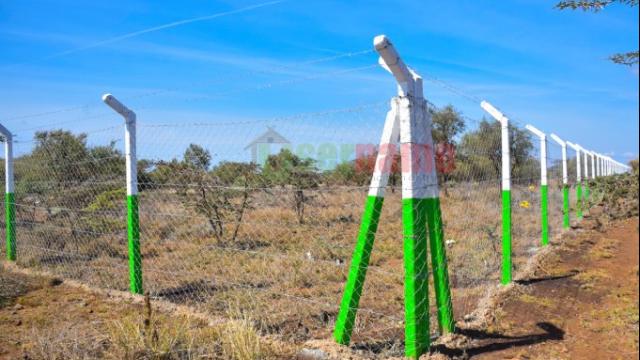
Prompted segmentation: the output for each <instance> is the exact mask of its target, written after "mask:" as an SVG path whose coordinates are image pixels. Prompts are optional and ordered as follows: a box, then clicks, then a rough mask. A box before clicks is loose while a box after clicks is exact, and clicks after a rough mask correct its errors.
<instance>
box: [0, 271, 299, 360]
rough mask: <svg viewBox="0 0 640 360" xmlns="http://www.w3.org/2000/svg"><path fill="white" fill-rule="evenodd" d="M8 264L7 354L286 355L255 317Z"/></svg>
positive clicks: (0, 286) (4, 291)
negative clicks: (159, 300)
mask: <svg viewBox="0 0 640 360" xmlns="http://www.w3.org/2000/svg"><path fill="white" fill-rule="evenodd" d="M9 268H10V269H11V270H7V269H5V267H0V359H25V360H26V359H32V360H37V359H42V360H61V359H97V358H101V359H102V358H105V359H194V358H198V359H238V360H248V359H257V358H261V359H262V358H264V359H280V358H284V359H286V358H291V357H293V356H294V351H295V349H294V348H293V347H290V346H287V345H283V344H280V343H277V342H275V341H271V340H269V339H267V338H263V337H261V336H260V335H259V334H258V332H257V331H256V330H255V328H254V326H253V325H254V323H253V321H252V320H251V319H248V318H241V319H237V320H232V321H221V322H214V323H211V322H208V321H206V320H204V319H202V317H198V316H194V315H189V314H186V315H180V314H179V312H177V311H172V312H171V313H167V312H166V311H160V310H158V307H157V306H155V305H152V304H151V302H147V301H145V300H144V299H141V298H134V297H131V296H127V295H126V294H124V295H121V294H116V295H113V294H111V295H109V294H106V293H102V292H95V291H92V290H88V289H86V288H83V287H81V286H78V285H72V284H66V283H65V282H64V281H62V280H60V279H58V278H54V277H44V276H37V275H29V274H25V273H24V272H21V271H15V270H16V269H15V268H12V267H11V266H9Z"/></svg>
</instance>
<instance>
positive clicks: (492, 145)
mask: <svg viewBox="0 0 640 360" xmlns="http://www.w3.org/2000/svg"><path fill="white" fill-rule="evenodd" d="M509 143H510V145H511V146H510V152H511V177H512V179H519V178H528V177H531V176H532V175H531V174H530V173H529V172H530V171H531V168H532V166H531V164H532V161H535V159H532V158H531V150H532V149H533V144H532V142H531V138H530V136H529V134H528V133H527V132H526V131H525V130H523V129H519V128H517V127H515V126H512V125H510V126H509ZM458 155H459V161H458V164H459V165H460V166H459V167H458V169H456V171H455V173H454V175H453V176H454V177H455V178H458V179H461V180H463V179H467V180H468V179H472V180H488V179H496V178H500V174H501V170H502V134H501V125H500V123H498V122H497V121H487V120H486V119H483V120H482V121H480V125H479V127H478V129H477V130H475V131H472V132H469V133H467V134H465V135H464V136H463V137H462V140H461V141H460V146H459V147H458Z"/></svg>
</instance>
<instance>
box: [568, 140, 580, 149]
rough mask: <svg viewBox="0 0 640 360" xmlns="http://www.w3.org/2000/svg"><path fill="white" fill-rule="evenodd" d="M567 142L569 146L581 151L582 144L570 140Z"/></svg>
mask: <svg viewBox="0 0 640 360" xmlns="http://www.w3.org/2000/svg"><path fill="white" fill-rule="evenodd" d="M566 143H567V145H569V147H571V148H572V149H573V150H575V151H577V152H580V149H581V148H580V145H578V144H574V143H572V142H569V141H567V142H566Z"/></svg>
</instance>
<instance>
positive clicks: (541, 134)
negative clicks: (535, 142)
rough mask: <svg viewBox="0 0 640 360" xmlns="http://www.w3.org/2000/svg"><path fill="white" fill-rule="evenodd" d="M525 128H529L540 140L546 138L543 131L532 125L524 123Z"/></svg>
mask: <svg viewBox="0 0 640 360" xmlns="http://www.w3.org/2000/svg"><path fill="white" fill-rule="evenodd" d="M525 128H527V130H529V131H531V132H532V133H534V134H535V135H536V136H537V137H539V138H540V140H546V139H547V135H546V134H545V133H543V132H542V131H540V130H538V129H536V128H535V127H534V126H533V125H530V124H527V125H525Z"/></svg>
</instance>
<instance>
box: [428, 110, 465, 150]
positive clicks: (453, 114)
mask: <svg viewBox="0 0 640 360" xmlns="http://www.w3.org/2000/svg"><path fill="white" fill-rule="evenodd" d="M431 122H432V130H431V135H432V136H433V142H434V143H436V144H437V143H448V144H452V143H454V142H455V140H454V138H455V137H456V136H458V134H460V133H461V132H463V131H464V129H465V124H464V119H463V118H462V114H461V113H460V112H459V111H458V110H456V108H454V107H453V105H447V106H445V107H444V108H442V109H440V110H438V111H434V112H433V113H432V116H431Z"/></svg>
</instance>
